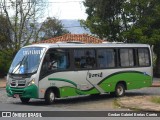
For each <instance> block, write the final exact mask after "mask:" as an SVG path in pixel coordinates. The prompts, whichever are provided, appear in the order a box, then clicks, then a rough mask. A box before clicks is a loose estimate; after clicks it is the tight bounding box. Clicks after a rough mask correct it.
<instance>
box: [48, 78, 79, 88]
mask: <svg viewBox="0 0 160 120" xmlns="http://www.w3.org/2000/svg"><path fill="white" fill-rule="evenodd" d="M48 80H54V81H63V82H68V83H70V84H72V85H74V86H75V87H77V84H76V83H74V82H73V81H71V80H67V79H62V78H48Z"/></svg>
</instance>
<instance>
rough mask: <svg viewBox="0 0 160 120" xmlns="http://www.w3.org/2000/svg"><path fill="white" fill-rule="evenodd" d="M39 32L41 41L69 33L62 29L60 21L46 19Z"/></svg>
mask: <svg viewBox="0 0 160 120" xmlns="http://www.w3.org/2000/svg"><path fill="white" fill-rule="evenodd" d="M40 32H41V34H42V37H41V39H42V40H46V39H50V38H53V37H56V36H60V35H63V34H66V33H69V31H68V30H66V29H64V28H63V25H62V23H61V21H60V20H58V19H56V18H54V17H53V18H50V17H48V18H47V19H46V20H45V21H44V22H43V23H42V26H41V29H40Z"/></svg>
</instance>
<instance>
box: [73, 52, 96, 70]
mask: <svg viewBox="0 0 160 120" xmlns="http://www.w3.org/2000/svg"><path fill="white" fill-rule="evenodd" d="M74 65H75V67H76V68H93V67H95V51H94V50H93V49H75V50H74Z"/></svg>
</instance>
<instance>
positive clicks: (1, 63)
mask: <svg viewBox="0 0 160 120" xmlns="http://www.w3.org/2000/svg"><path fill="white" fill-rule="evenodd" d="M8 26H9V23H8V22H7V20H6V18H5V16H2V15H0V78H1V77H3V76H5V75H6V73H7V71H8V68H9V65H10V63H11V58H12V57H11V56H9V55H10V53H11V51H9V50H8V49H9V48H10V47H11V43H10V42H11V39H10V38H11V36H12V33H11V30H10V29H9V27H8ZM6 40H7V41H8V43H7V42H6ZM3 48H5V49H3ZM2 49H3V50H2ZM8 54H9V55H8Z"/></svg>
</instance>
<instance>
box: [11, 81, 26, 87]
mask: <svg viewBox="0 0 160 120" xmlns="http://www.w3.org/2000/svg"><path fill="white" fill-rule="evenodd" d="M25 85H26V80H12V81H11V84H10V86H11V87H25Z"/></svg>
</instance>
